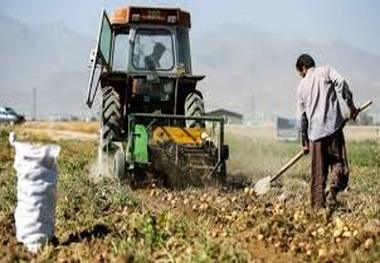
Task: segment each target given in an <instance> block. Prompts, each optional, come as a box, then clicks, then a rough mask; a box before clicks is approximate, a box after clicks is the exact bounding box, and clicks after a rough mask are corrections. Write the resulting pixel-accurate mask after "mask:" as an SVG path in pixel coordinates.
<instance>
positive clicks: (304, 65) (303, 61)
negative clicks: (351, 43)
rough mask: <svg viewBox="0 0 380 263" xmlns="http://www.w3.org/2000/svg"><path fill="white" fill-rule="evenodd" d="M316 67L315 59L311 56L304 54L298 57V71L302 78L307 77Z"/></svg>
mask: <svg viewBox="0 0 380 263" xmlns="http://www.w3.org/2000/svg"><path fill="white" fill-rule="evenodd" d="M313 67H315V62H314V59H313V58H312V57H311V56H310V55H309V54H306V53H304V54H302V55H301V56H299V57H298V59H297V62H296V69H297V71H298V72H299V74H300V75H301V77H303V78H304V77H305V75H306V73H307V71H308V70H309V68H313Z"/></svg>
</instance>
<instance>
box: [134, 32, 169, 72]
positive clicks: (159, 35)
mask: <svg viewBox="0 0 380 263" xmlns="http://www.w3.org/2000/svg"><path fill="white" fill-rule="evenodd" d="M132 62H133V66H134V67H135V68H136V69H139V70H150V71H157V70H171V69H172V68H173V67H174V53H173V39H172V34H171V33H170V31H168V30H165V29H139V30H137V32H136V36H135V39H134V46H133V60H132Z"/></svg>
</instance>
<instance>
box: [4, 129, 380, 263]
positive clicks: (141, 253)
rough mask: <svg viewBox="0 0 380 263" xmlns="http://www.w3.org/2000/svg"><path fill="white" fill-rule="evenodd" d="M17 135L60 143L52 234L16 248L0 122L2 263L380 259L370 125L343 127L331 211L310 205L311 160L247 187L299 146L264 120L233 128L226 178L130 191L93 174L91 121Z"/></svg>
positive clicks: (379, 153) (377, 164)
mask: <svg viewBox="0 0 380 263" xmlns="http://www.w3.org/2000/svg"><path fill="white" fill-rule="evenodd" d="M14 130H16V132H17V134H18V135H19V136H20V137H21V138H22V139H25V140H33V141H43V142H51V141H52V140H54V141H55V142H56V143H57V144H59V145H60V146H61V147H62V153H61V155H60V157H59V161H58V165H59V183H58V196H57V202H58V203H57V210H56V216H57V219H56V237H57V240H56V241H55V242H53V244H50V245H49V246H48V247H46V248H45V249H44V250H42V251H41V252H40V253H38V254H37V255H31V254H29V253H27V252H26V251H25V249H24V248H23V246H22V245H20V244H17V242H16V240H15V227H14V220H13V211H14V208H15V205H16V201H17V200H16V181H17V180H16V175H15V172H14V171H13V169H12V163H13V156H14V152H13V149H11V148H10V147H9V145H7V136H8V132H9V131H10V129H9V128H0V261H8V262H13V261H20V260H32V259H33V260H36V261H85V262H104V261H105V262H108V261H116V262H119V261H120V262H134V261H137V262H147V261H148V262H310V261H311V262H380V196H379V195H378V193H379V191H380V180H379V179H380V137H379V131H378V129H377V128H376V127H365V128H362V127H348V128H347V129H346V136H347V139H348V152H349V157H350V165H351V170H352V172H351V177H350V187H349V189H348V191H346V192H344V193H342V195H341V196H339V204H338V206H337V208H336V212H334V213H333V214H332V215H328V214H327V213H326V212H324V211H322V212H320V213H315V212H313V211H311V210H310V209H309V180H310V176H309V158H308V157H305V158H303V160H301V161H300V162H299V163H298V164H297V165H296V166H295V167H294V168H292V169H291V170H290V171H289V172H288V173H287V174H286V175H285V176H284V177H283V178H282V180H280V182H279V183H278V184H277V185H275V186H274V187H273V189H272V190H271V191H270V192H269V193H268V194H267V195H266V196H263V197H257V196H256V195H255V194H254V192H253V191H252V189H251V188H250V186H249V183H250V182H254V181H257V180H258V179H259V178H261V177H263V176H266V175H269V174H272V173H273V172H275V171H276V170H277V169H279V168H280V167H281V166H282V165H283V164H284V163H285V162H286V161H287V160H288V159H289V158H290V157H292V155H294V154H295V153H296V152H297V151H299V146H298V144H296V143H291V142H278V141H276V140H275V138H274V135H275V134H274V129H273V128H271V127H260V128H254V127H249V128H244V127H241V126H239V127H233V126H231V127H228V128H227V135H226V136H227V138H226V140H227V143H228V144H229V145H230V160H229V163H228V174H229V179H228V180H229V183H228V184H227V185H226V186H224V187H208V188H202V189H199V188H188V189H185V190H175V189H174V190H173V189H167V188H165V187H163V186H161V185H160V183H159V182H147V183H146V186H144V187H141V188H139V189H137V190H131V189H130V188H129V187H127V186H125V185H120V184H119V183H117V182H116V181H115V180H113V179H112V178H102V179H100V180H93V178H92V177H91V176H89V174H90V171H91V169H92V167H93V164H94V161H95V159H96V147H97V145H96V140H95V139H96V137H97V135H96V132H97V130H98V127H97V125H96V124H92V123H91V124H83V123H30V124H26V125H24V126H22V127H17V128H16V129H14ZM62 133H64V135H62ZM58 135H62V137H60V136H58ZM88 136H89V137H88ZM244 183H246V185H244Z"/></svg>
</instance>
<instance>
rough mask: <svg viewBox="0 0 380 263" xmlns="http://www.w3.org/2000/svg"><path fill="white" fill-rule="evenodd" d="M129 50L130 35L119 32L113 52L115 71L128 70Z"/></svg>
mask: <svg viewBox="0 0 380 263" xmlns="http://www.w3.org/2000/svg"><path fill="white" fill-rule="evenodd" d="M128 51H129V35H128V34H118V35H116V37H115V46H114V53H113V65H112V68H113V70H114V71H127V68H128Z"/></svg>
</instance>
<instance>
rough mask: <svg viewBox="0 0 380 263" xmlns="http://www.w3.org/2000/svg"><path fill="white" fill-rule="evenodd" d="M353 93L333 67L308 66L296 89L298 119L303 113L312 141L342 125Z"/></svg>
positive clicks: (347, 114) (325, 135)
mask: <svg viewBox="0 0 380 263" xmlns="http://www.w3.org/2000/svg"><path fill="white" fill-rule="evenodd" d="M351 105H353V102H352V93H351V91H350V89H349V87H348V84H347V82H346V81H345V80H344V78H343V77H342V76H341V75H340V74H339V73H338V72H337V71H336V70H335V69H334V68H332V67H330V66H322V67H317V68H310V69H308V71H307V73H306V76H305V77H304V78H303V79H302V80H301V82H300V84H299V86H298V90H297V107H298V109H297V111H298V119H299V120H301V117H302V114H303V113H306V117H307V119H308V122H309V126H308V135H309V139H310V140H311V141H316V140H318V139H321V138H324V137H327V136H329V135H331V134H333V133H334V132H336V131H337V130H338V129H340V128H342V127H343V125H344V123H345V119H347V118H349V117H350V111H351V110H350V106H351Z"/></svg>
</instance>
